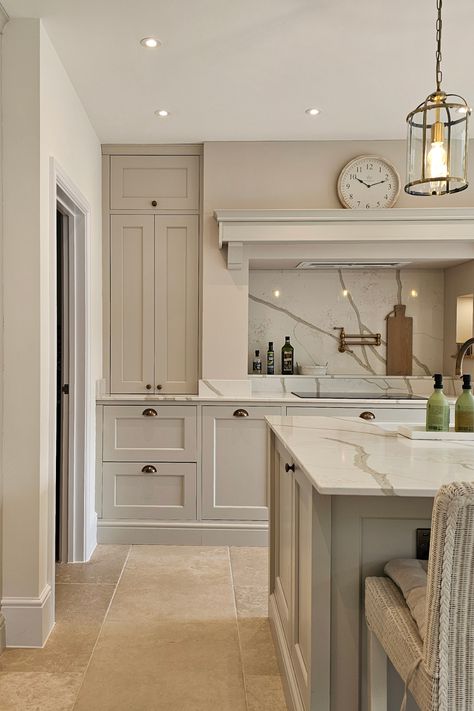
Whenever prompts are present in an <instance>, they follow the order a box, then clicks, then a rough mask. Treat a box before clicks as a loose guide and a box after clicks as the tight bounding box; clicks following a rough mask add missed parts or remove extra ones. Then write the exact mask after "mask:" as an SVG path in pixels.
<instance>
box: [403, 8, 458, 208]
mask: <svg viewBox="0 0 474 711" xmlns="http://www.w3.org/2000/svg"><path fill="white" fill-rule="evenodd" d="M442 4H443V0H437V2H436V7H437V10H438V15H437V19H436V91H434V92H433V93H432V94H430V95H429V96H428V97H427V98H426V99H425V100H424V101H423V102H422V103H421V104H419V106H417V107H416V109H414V110H413V111H411V112H410V113H409V114H408V116H407V126H408V140H407V184H406V185H405V192H407V193H409V194H410V195H445V194H447V193H457V192H460V191H461V190H465V189H466V188H467V186H468V182H467V153H468V145H469V144H468V122H469V116H470V114H471V109H470V107H469V106H468V104H467V102H466V100H465V99H463V97H462V96H459V95H458V94H446V93H445V92H444V91H443V90H442V89H441V81H442V78H443V73H442V71H441V60H442V54H441V32H442V27H443V21H442V16H441V11H442Z"/></svg>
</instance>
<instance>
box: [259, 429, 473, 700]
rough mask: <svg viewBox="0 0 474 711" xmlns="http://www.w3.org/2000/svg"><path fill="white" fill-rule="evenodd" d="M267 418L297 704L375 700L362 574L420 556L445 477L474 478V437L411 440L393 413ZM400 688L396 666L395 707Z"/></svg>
mask: <svg viewBox="0 0 474 711" xmlns="http://www.w3.org/2000/svg"><path fill="white" fill-rule="evenodd" d="M267 423H268V433H269V459H268V461H269V482H270V599H269V614H270V619H271V623H272V630H273V634H274V638H275V643H276V647H277V651H278V655H279V659H280V663H281V666H282V670H283V675H284V680H285V685H286V694H287V700H288V707H289V708H290V709H292V710H293V709H295V710H297V711H366V709H367V699H366V682H365V677H366V671H365V670H366V663H365V658H366V652H365V645H366V633H365V622H364V612H363V603H364V596H363V591H364V580H365V578H366V577H367V576H369V575H381V574H383V567H384V565H385V563H386V562H387V561H388V560H390V559H392V558H399V557H416V529H417V528H429V527H430V525H431V509H432V504H433V497H434V496H435V494H436V492H437V490H438V489H439V487H440V486H441V485H442V484H444V483H447V482H450V481H453V480H472V479H474V441H464V442H453V441H451V442H447V441H444V442H441V441H433V440H430V441H413V440H410V439H407V438H405V437H402V436H401V435H398V434H397V425H396V424H394V423H390V424H388V423H384V424H378V425H376V424H373V423H371V422H366V421H361V420H360V419H349V418H347V419H345V418H339V417H331V418H328V417H270V418H267ZM400 691H401V689H400V684H399V680H398V679H397V678H396V675H395V672H393V670H390V672H389V704H388V709H389V711H390V710H391V709H395V708H399V705H400V700H401V699H400ZM412 708H416V707H415V706H413V707H412Z"/></svg>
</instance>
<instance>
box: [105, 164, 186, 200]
mask: <svg viewBox="0 0 474 711" xmlns="http://www.w3.org/2000/svg"><path fill="white" fill-rule="evenodd" d="M110 207H111V209H112V210H198V209H199V156H112V158H111V173H110Z"/></svg>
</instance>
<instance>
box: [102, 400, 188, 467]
mask: <svg viewBox="0 0 474 711" xmlns="http://www.w3.org/2000/svg"><path fill="white" fill-rule="evenodd" d="M196 456H197V413H196V408H195V407H179V406H172V405H171V406H165V407H163V406H157V405H154V404H148V403H144V404H143V405H140V406H128V405H127V406H121V407H119V406H117V407H112V406H111V407H109V406H106V407H104V453H103V458H104V460H105V461H117V462H124V461H128V462H130V461H132V462H144V461H149V460H151V461H162V462H190V461H191V462H192V461H194V460H196Z"/></svg>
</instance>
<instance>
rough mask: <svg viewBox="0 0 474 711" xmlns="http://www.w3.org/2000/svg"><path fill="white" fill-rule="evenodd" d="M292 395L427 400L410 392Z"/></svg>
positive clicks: (342, 398)
mask: <svg viewBox="0 0 474 711" xmlns="http://www.w3.org/2000/svg"><path fill="white" fill-rule="evenodd" d="M291 394H292V395H296V397H301V398H315V399H318V400H326V399H329V400H427V399H428V398H426V397H423V395H412V394H410V393H314V392H309V393H301V392H300V393H297V392H292V393H291Z"/></svg>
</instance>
